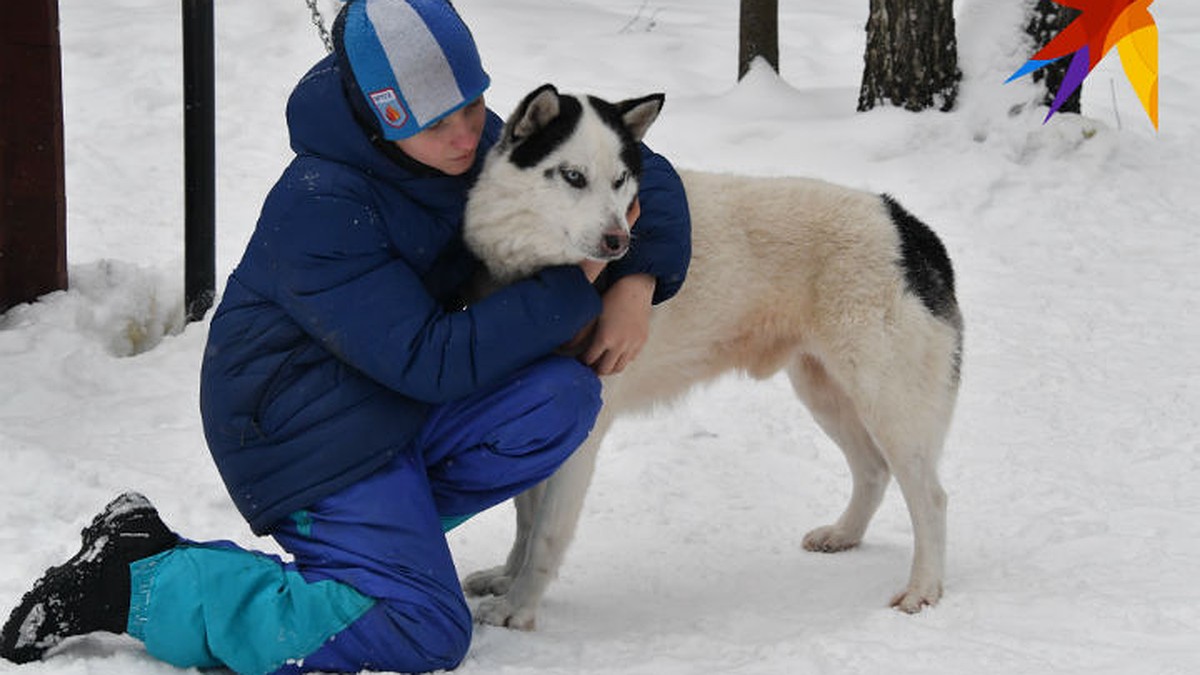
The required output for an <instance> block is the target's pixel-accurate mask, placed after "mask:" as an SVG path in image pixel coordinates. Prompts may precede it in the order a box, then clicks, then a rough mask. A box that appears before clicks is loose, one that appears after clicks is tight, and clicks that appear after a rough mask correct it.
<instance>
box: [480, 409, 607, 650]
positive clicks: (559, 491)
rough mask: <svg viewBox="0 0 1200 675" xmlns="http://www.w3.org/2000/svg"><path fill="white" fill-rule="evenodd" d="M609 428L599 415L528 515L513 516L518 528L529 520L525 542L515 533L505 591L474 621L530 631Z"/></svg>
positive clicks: (604, 417)
mask: <svg viewBox="0 0 1200 675" xmlns="http://www.w3.org/2000/svg"><path fill="white" fill-rule="evenodd" d="M611 423H612V414H611V413H609V412H608V411H607V410H602V411H601V413H600V417H599V419H597V421H596V425H595V427H594V428H593V429H592V433H591V435H589V436H588V439H587V441H586V442H584V444H583V445H582V446H580V448H579V449H578V450H576V451H575V453H574V454H572V455H571V457H570V459H568V460H567V461H566V462H565V463H564V464H563V465H562V466H561V467H559V469H558V471H556V472H554V474H553V475H552V476H550V478H548V479H547V480H546V481H545V482H544V483H543V484H542V485H541V486H540V489H541V492H540V494H539V495H538V497H539V499H537V502H536V504H533V503H532V501H531V502H530V505H531V506H533V507H534V508H533V513H532V514H525V515H523V514H520V513H518V526H520V524H521V522H522V521H523V520H524V519H525V518H526V517H528V521H527V524H528V525H529V529H528V535H527V536H526V538H525V540H524V541H522V540H521V538H520V533H518V540H517V542H516V543H515V544H514V546H513V551H512V553H511V554H510V555H509V560H508V564H507V565H505V568H507V570H508V572H509V573H508V575H507V576H508V577H509V580H508V584H507V590H506V591H504V592H503V593H497V595H496V597H493V598H488V599H486V600H484V601H483V602H481V603H480V604H479V606H478V607H477V608H476V610H475V620H476V621H478V622H479V623H486V624H491V625H494V626H507V627H508V628H516V629H519V630H533V628H534V625H535V623H536V620H537V610H538V605H539V604H540V603H541V601H542V596H544V595H545V594H546V588H547V587H548V586H549V585H550V582H551V581H553V580H554V578H555V577H556V576H557V575H558V568H559V567H560V566H561V565H562V561H563V558H564V557H565V556H566V552H567V547H568V546H569V545H570V543H571V539H572V538H573V537H574V536H575V528H576V526H577V525H578V524H579V516H580V513H581V512H582V511H583V502H584V497H585V496H586V495H587V489H588V485H589V484H590V483H591V480H592V474H594V473H595V469H596V454H597V451H598V450H599V448H600V443H601V441H602V440H603V438H604V434H605V432H607V431H608V427H609V426H610V425H611ZM519 549H523V550H519ZM518 561H519V564H517V565H515V566H514V565H513V563H514V562H518ZM483 574H486V572H485V573H483Z"/></svg>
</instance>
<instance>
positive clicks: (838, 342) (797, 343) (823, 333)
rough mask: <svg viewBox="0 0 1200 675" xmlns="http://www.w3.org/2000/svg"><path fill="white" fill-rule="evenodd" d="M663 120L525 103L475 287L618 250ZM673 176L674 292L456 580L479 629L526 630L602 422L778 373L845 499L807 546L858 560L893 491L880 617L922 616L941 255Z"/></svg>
mask: <svg viewBox="0 0 1200 675" xmlns="http://www.w3.org/2000/svg"><path fill="white" fill-rule="evenodd" d="M662 104H663V97H662V96H661V95H653V96H648V97H644V98H639V99H631V100H628V101H623V102H620V103H616V104H612V103H608V102H605V101H602V100H599V99H596V98H594V97H580V96H570V95H564V94H560V93H559V92H558V91H557V90H556V89H555V88H554V87H552V86H550V85H545V86H543V87H541V88H539V89H537V90H535V91H534V92H532V93H531V94H529V95H528V96H527V97H526V98H525V100H524V101H523V102H522V103H521V104H520V106H519V107H518V108H517V110H516V111H515V112H514V113H513V114H512V116H511V117H510V118H509V119H508V121H507V123H506V125H505V129H504V132H503V137H502V139H501V140H500V141H499V142H498V143H497V144H496V146H495V147H494V149H493V150H492V153H491V155H490V156H489V158H488V160H487V164H486V165H485V168H484V170H483V173H482V174H481V176H480V178H479V181H478V183H477V185H476V187H475V188H473V190H472V193H471V196H470V199H469V201H468V204H467V212H466V220H465V224H464V233H463V234H464V237H465V239H466V242H467V245H468V246H469V247H470V248H471V249H472V251H473V252H474V253H475V254H476V255H477V256H478V257H479V258H480V259H481V260H482V261H484V263H485V265H486V266H487V268H488V270H489V272H490V273H491V275H492V276H494V277H495V278H496V279H497V280H499V281H501V282H505V281H511V280H513V279H516V278H520V277H522V276H524V275H526V274H529V273H530V272H532V271H533V270H535V269H537V268H539V267H541V266H544V265H555V264H567V263H577V262H579V261H581V260H583V259H585V258H592V259H599V260H611V259H614V258H617V257H619V256H621V255H623V254H624V252H625V250H626V247H627V246H628V244H629V229H628V226H627V224H626V221H625V212H626V209H627V207H628V206H629V204H630V201H631V200H632V199H633V197H634V195H636V194H637V181H636V179H637V176H635V175H632V173H631V169H630V167H631V166H636V162H634V163H631V161H630V159H629V158H630V156H631V154H633V153H636V152H637V146H636V142H637V141H638V140H640V139H641V137H642V135H643V134H644V133H645V132H646V129H647V128H648V127H649V126H650V124H651V123H652V122H653V121H654V120H655V118H656V117H657V116H658V112H659V110H660V109H661V107H662ZM568 110H569V112H570V114H569V115H564V111H568ZM565 118H569V119H565ZM564 126H566V127H567V128H564ZM622 127H624V128H625V129H627V130H628V131H629V134H622V133H619V132H618V130H619V129H621V128H622ZM680 176H681V178H682V179H683V183H684V186H685V188H686V191H687V196H688V205H689V209H690V211H691V215H692V228H693V230H692V238H693V241H692V246H693V258H692V263H691V268H690V270H689V273H688V279H687V281H686V283H685V284H684V285H683V288H682V289H681V290H680V291H679V293H678V294H677V295H676V296H675V297H674V298H673V299H671V300H669V301H668V302H666V303H663V304H662V305H659V306H657V307H655V309H654V311H653V314H652V319H651V327H650V337H649V341H648V342H647V344H646V345H645V347H644V348H643V350H642V352H641V354H640V355H639V357H638V358H637V359H635V360H634V361H633V362H632V363H631V364H630V365H629V366H628V367H627V368H626V369H625V371H624V372H623V373H621V374H620V375H615V376H611V377H608V378H606V379H605V380H604V400H605V405H604V408H603V410H602V411H601V413H600V417H599V419H598V420H597V422H596V425H595V428H594V430H593V431H592V434H591V436H590V437H589V438H588V440H587V442H586V443H585V444H584V445H583V447H581V448H580V449H579V450H578V451H576V452H575V454H574V455H573V456H572V457H571V458H570V459H569V460H568V461H567V463H566V464H564V465H563V466H562V468H560V469H559V470H558V472H557V473H555V474H554V475H553V476H552V477H551V478H550V479H549V480H547V481H546V482H544V483H543V484H541V485H539V486H537V487H536V488H533V489H532V490H530V491H528V492H527V493H525V494H523V495H521V496H519V497H518V498H517V499H516V507H517V534H516V541H515V543H514V544H513V548H512V551H511V552H510V554H509V556H508V560H507V562H506V563H505V564H504V565H502V566H499V567H496V568H494V569H491V570H485V571H482V572H477V573H475V574H472V575H470V576H468V577H467V578H466V580H465V581H464V587H465V589H466V591H467V592H468V593H469V594H472V595H492V596H495V597H492V598H488V599H485V600H484V601H482V602H481V603H480V604H479V606H478V607H477V609H476V618H477V619H478V620H479V621H481V622H484V623H489V624H495V625H503V626H510V627H513V628H519V629H526V630H528V629H532V628H533V627H534V622H535V618H536V612H537V608H538V603H539V602H540V600H541V598H542V595H543V594H544V593H545V590H546V587H547V586H548V584H549V583H550V581H551V579H552V578H553V577H554V576H555V574H556V572H557V570H558V567H559V565H560V564H561V562H562V559H563V556H564V554H565V552H566V548H567V545H568V543H569V541H570V539H571V537H572V535H573V534H574V531H575V526H576V524H577V521H578V518H579V514H580V511H581V508H582V505H583V500H584V495H585V493H586V491H587V487H588V483H589V481H590V480H591V477H592V473H593V469H594V467H595V461H596V451H597V449H598V448H599V446H600V443H601V440H602V439H603V438H604V434H605V432H606V431H607V430H608V428H609V426H610V424H611V423H612V421H613V419H614V418H615V417H617V416H619V415H624V414H626V413H631V412H638V411H646V410H649V409H651V408H652V407H653V406H654V405H655V404H659V403H663V402H667V401H671V400H673V399H677V398H679V397H680V396H682V395H683V394H685V393H686V392H687V391H688V390H690V389H691V388H692V387H693V386H695V385H696V384H697V383H699V382H704V381H707V380H711V379H713V378H715V377H717V376H719V375H721V374H723V373H727V372H730V371H739V372H744V373H747V374H749V375H751V376H752V377H755V378H760V379H761V378H766V377H768V376H770V375H772V374H774V373H776V372H778V371H780V370H783V371H785V372H786V373H787V375H788V377H789V378H790V379H791V382H792V386H793V388H794V390H795V392H796V394H797V396H798V397H799V398H800V399H801V400H802V401H803V402H804V403H805V404H806V405H807V406H808V408H809V410H810V411H811V412H812V414H813V417H814V418H815V419H816V421H817V423H818V424H820V426H821V428H822V429H823V430H824V431H825V432H826V433H827V434H828V435H829V436H830V437H831V438H832V439H833V440H834V441H835V442H836V443H837V444H838V445H839V446H840V447H841V449H842V451H843V452H844V453H845V456H846V460H847V462H848V463H849V465H850V471H851V474H852V475H853V482H854V484H853V491H852V493H851V496H850V502H849V504H848V505H847V506H846V508H845V511H844V512H843V513H842V514H841V516H840V517H839V518H838V519H837V520H836V521H835V522H834V523H833V524H831V525H827V526H824V527H819V528H817V529H815V530H812V531H811V532H809V533H808V534H807V535H806V536H805V537H804V540H803V545H804V548H806V549H808V550H810V551H826V552H833V551H842V550H845V549H848V548H851V547H853V546H855V545H857V544H858V543H859V542H860V541H861V540H862V537H863V532H864V531H865V530H866V528H867V524H868V523H869V522H870V520H871V517H872V516H873V515H874V514H875V511H876V509H877V508H878V507H879V505H880V502H881V501H882V499H883V496H884V491H885V488H886V487H887V485H888V481H889V478H890V476H895V477H896V480H897V482H898V483H899V485H900V489H901V491H902V493H903V496H904V499H905V501H906V503H907V505H908V511H909V515H910V516H911V519H912V528H913V536H914V554H913V560H912V569H911V574H910V577H909V580H908V585H907V586H906V587H905V588H904V589H903V590H901V591H900V592H899V593H897V594H896V595H895V597H893V598H892V601H891V603H892V605H893V606H894V607H896V608H898V609H900V610H903V611H905V612H918V611H920V610H921V608H922V607H924V606H926V605H933V604H935V603H936V602H937V601H938V599H939V598H940V597H941V595H942V576H943V568H944V560H945V547H946V494H945V492H944V491H943V489H942V486H941V484H940V482H939V481H938V474H937V463H938V458H939V455H940V453H941V448H942V444H943V442H944V439H945V437H946V434H947V430H948V427H949V424H950V418H951V415H952V413H953V409H954V403H955V399H956V397H957V391H958V382H959V372H960V367H961V361H962V342H963V327H962V318H961V315H960V314H959V309H958V304H957V302H956V300H955V297H954V275H953V271H952V269H951V266H950V261H949V258H948V257H947V255H946V250H945V248H944V247H943V246H942V243H941V242H940V241H939V240H938V238H937V236H936V235H935V234H934V233H933V232H932V231H930V230H929V228H927V227H926V226H925V225H924V224H922V223H921V222H920V221H919V220H917V219H916V218H915V217H913V216H912V215H910V214H909V213H908V212H907V211H905V210H904V209H903V208H902V207H901V206H900V205H899V204H898V203H896V201H894V200H893V199H891V198H890V197H888V196H886V195H882V196H881V195H876V194H871V193H867V192H861V191H858V190H853V189H849V188H845V187H840V186H837V185H832V184H829V183H825V182H822V181H818V180H810V179H803V178H749V177H739V176H730V175H716V174H709V173H696V172H682V171H681V172H680Z"/></svg>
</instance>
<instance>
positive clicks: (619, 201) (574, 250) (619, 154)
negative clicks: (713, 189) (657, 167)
mask: <svg viewBox="0 0 1200 675" xmlns="http://www.w3.org/2000/svg"><path fill="white" fill-rule="evenodd" d="M663 101H664V96H663V95H662V94H653V95H650V96H645V97H642V98H637V99H630V100H626V101H621V102H619V103H609V102H607V101H604V100H601V99H599V98H595V97H592V96H572V95H567V94H560V93H559V92H558V90H557V89H555V88H554V87H553V86H552V85H548V84H547V85H543V86H541V87H539V88H538V89H536V90H534V91H533V92H531V93H530V94H529V95H528V96H526V97H525V99H524V100H523V101H522V102H521V104H520V105H519V106H517V109H516V110H515V111H514V112H513V113H512V115H511V116H510V117H509V119H508V121H507V122H506V123H505V126H504V131H503V135H502V137H501V139H500V140H499V142H497V143H496V145H495V146H494V147H493V148H492V151H491V153H490V154H489V156H488V158H487V163H486V165H485V167H484V169H483V172H482V173H481V175H480V177H479V180H478V182H477V183H476V185H475V187H474V188H473V189H472V191H471V196H470V199H469V200H468V204H467V214H466V222H465V224H464V231H463V234H464V238H465V239H466V241H467V245H468V246H469V247H470V248H471V249H472V251H473V252H474V253H475V254H476V255H477V256H478V257H479V258H480V259H481V260H483V261H484V263H485V264H486V265H487V266H488V269H489V271H490V272H491V273H492V275H493V276H495V277H497V278H499V279H501V280H505V281H508V280H511V279H513V278H517V277H520V276H525V275H528V274H530V273H532V272H534V271H536V270H537V269H539V268H541V267H546V266H549V265H563V264H570V263H577V262H580V261H582V260H584V259H589V258H590V259H593V260H615V259H617V258H620V257H621V256H623V255H625V252H626V251H627V250H628V248H629V236H630V232H629V225H628V222H627V221H626V212H627V211H628V210H629V207H630V206H631V204H632V203H633V200H634V198H635V197H636V196H637V193H638V180H639V179H640V177H641V171H642V161H641V152H640V150H639V148H638V142H639V141H640V140H641V139H642V136H643V135H644V134H645V133H646V130H647V129H648V128H649V127H650V125H651V124H652V123H653V122H654V120H655V119H656V118H657V117H658V113H659V110H661V109H662V104H663Z"/></svg>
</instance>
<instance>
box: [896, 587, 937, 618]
mask: <svg viewBox="0 0 1200 675" xmlns="http://www.w3.org/2000/svg"><path fill="white" fill-rule="evenodd" d="M941 599H942V585H941V584H940V583H934V584H929V585H928V587H925V588H922V587H920V586H918V585H917V584H911V583H910V584H909V585H908V588H906V589H904V590H903V591H901V592H899V593H897V594H896V596H895V597H894V598H892V607H895V608H896V609H898V610H900V611H901V612H904V613H905V614H916V613H918V612H920V611H921V610H922V609H924V608H926V607H932V606H934V605H936V604H937V603H938V600H941Z"/></svg>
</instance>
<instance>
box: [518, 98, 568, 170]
mask: <svg viewBox="0 0 1200 675" xmlns="http://www.w3.org/2000/svg"><path fill="white" fill-rule="evenodd" d="M558 106H559V111H558V116H557V117H555V118H554V119H552V120H550V122H549V123H548V124H547V125H546V126H544V127H542V128H541V129H538V130H537V131H535V132H534V133H533V134H532V135H530V136H529V138H526V139H522V140H521V141H520V142H519V143H518V144H517V146H516V147H514V148H513V151H512V155H511V156H510V159H511V160H512V163H513V164H516V165H517V166H519V167H521V168H522V169H528V168H530V167H532V166H536V165H537V164H538V163H540V162H541V161H542V160H543V159H545V158H546V157H548V156H549V155H550V153H552V152H554V151H555V149H557V148H558V146H560V145H562V144H563V142H565V141H566V140H567V139H568V138H570V137H571V134H572V133H574V132H575V127H577V126H579V118H581V117H583V105H581V104H580V103H579V99H577V98H575V97H574V96H560V97H559V98H558Z"/></svg>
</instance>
